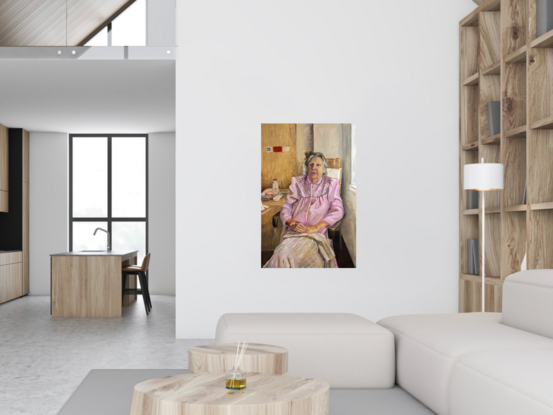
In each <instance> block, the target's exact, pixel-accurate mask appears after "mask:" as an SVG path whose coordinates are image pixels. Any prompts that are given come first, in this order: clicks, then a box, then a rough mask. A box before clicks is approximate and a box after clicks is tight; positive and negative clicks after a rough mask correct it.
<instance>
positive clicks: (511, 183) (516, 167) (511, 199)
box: [501, 138, 526, 206]
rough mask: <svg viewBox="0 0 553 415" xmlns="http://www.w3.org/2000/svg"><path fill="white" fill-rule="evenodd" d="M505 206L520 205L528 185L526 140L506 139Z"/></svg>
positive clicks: (504, 160)
mask: <svg viewBox="0 0 553 415" xmlns="http://www.w3.org/2000/svg"><path fill="white" fill-rule="evenodd" d="M502 156H503V162H502V163H503V165H504V169H505V171H504V179H505V180H504V190H503V192H501V193H502V194H503V206H516V205H520V204H521V203H522V202H523V199H524V186H525V184H526V140H519V139H516V138H515V139H513V138H506V139H505V140H504V142H503V155H502Z"/></svg>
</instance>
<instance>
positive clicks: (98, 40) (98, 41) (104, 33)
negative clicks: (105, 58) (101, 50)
mask: <svg viewBox="0 0 553 415" xmlns="http://www.w3.org/2000/svg"><path fill="white" fill-rule="evenodd" d="M85 46H108V28H107V27H104V28H103V29H102V30H100V31H99V32H98V33H96V36H94V37H93V38H92V39H90V40H89V41H88V42H86V44H85Z"/></svg>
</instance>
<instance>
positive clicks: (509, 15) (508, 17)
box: [501, 0, 528, 61]
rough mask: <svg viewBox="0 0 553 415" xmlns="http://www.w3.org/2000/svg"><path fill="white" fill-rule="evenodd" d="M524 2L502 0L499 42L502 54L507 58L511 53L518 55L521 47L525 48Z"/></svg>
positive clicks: (525, 19)
mask: <svg viewBox="0 0 553 415" xmlns="http://www.w3.org/2000/svg"><path fill="white" fill-rule="evenodd" d="M526 2H527V0H502V5H501V8H502V10H501V27H502V32H501V44H502V48H503V50H502V52H503V56H506V57H507V58H509V57H511V55H513V57H514V56H516V57H519V55H520V54H521V53H522V50H521V49H522V48H526V33H527V32H528V29H527V27H526V26H527V23H528V19H527V17H526ZM524 52H526V49H524ZM507 58H506V59H505V60H506V61H507ZM523 59H524V57H523Z"/></svg>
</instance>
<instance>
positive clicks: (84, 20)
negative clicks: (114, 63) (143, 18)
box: [0, 0, 135, 46]
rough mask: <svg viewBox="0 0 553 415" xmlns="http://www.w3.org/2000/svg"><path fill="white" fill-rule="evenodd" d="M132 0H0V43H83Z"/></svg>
mask: <svg viewBox="0 0 553 415" xmlns="http://www.w3.org/2000/svg"><path fill="white" fill-rule="evenodd" d="M134 2H135V0H130V1H129V0H0V46H82V45H84V44H85V43H86V42H88V41H89V40H90V39H91V38H92V37H94V35H96V33H98V32H99V31H100V30H102V29H103V28H104V27H105V26H106V25H107V24H108V23H109V22H111V21H112V20H113V19H115V18H116V17H117V16H119V14H121V13H122V12H123V11H125V10H126V9H127V7H129V6H130V5H131V4H132V3H134Z"/></svg>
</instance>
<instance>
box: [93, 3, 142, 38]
mask: <svg viewBox="0 0 553 415" xmlns="http://www.w3.org/2000/svg"><path fill="white" fill-rule="evenodd" d="M85 46H146V0H136V1H135V2H134V3H133V4H132V5H130V6H129V7H128V8H127V9H126V10H125V11H124V12H123V13H121V14H120V15H119V16H117V17H116V18H115V19H114V20H113V21H112V22H110V23H109V24H108V26H106V27H105V28H103V29H102V30H100V31H99V32H98V33H97V34H96V36H94V37H93V38H92V39H90V40H89V41H88V42H87V43H86V45H85Z"/></svg>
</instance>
